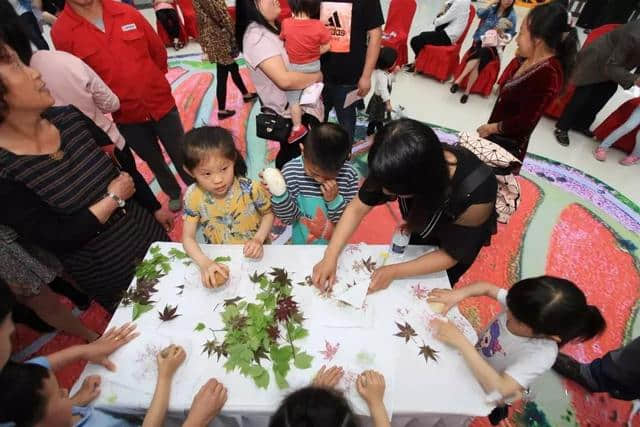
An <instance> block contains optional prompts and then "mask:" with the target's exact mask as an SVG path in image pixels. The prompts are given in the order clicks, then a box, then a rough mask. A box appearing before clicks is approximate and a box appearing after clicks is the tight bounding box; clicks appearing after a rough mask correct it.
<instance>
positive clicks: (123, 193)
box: [107, 172, 136, 200]
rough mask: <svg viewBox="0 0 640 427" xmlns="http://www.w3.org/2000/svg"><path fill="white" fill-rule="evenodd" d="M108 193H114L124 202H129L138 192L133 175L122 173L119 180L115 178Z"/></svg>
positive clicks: (108, 188)
mask: <svg viewBox="0 0 640 427" xmlns="http://www.w3.org/2000/svg"><path fill="white" fill-rule="evenodd" d="M107 192H109V193H113V194H115V195H116V196H118V197H120V198H121V199H122V200H128V199H130V198H131V196H133V193H135V192H136V187H135V185H134V184H133V179H132V178H131V175H129V174H128V173H126V172H120V175H118V177H117V178H114V179H113V180H112V181H111V182H110V183H109V186H108V187H107Z"/></svg>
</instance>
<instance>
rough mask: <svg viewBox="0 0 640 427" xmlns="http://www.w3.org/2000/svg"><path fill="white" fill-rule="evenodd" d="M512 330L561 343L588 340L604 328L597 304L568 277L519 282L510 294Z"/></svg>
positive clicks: (549, 277) (545, 277)
mask: <svg viewBox="0 0 640 427" xmlns="http://www.w3.org/2000/svg"><path fill="white" fill-rule="evenodd" d="M507 308H508V309H509V312H508V320H507V321H508V322H510V324H509V325H508V326H509V329H510V330H511V332H513V333H514V334H516V335H521V336H531V337H547V338H551V339H554V340H556V341H557V342H558V343H559V344H560V345H562V344H565V343H567V342H569V341H572V340H574V339H578V340H580V341H586V340H588V339H591V338H593V337H595V336H596V335H598V334H600V333H601V332H602V331H604V329H605V327H606V323H605V320H604V318H603V317H602V314H600V310H598V307H596V306H593V305H588V304H587V299H586V297H585V296H584V293H583V292H582V291H581V290H580V288H578V287H577V286H576V285H575V284H573V283H572V282H570V281H569V280H566V279H561V278H558V277H551V276H540V277H533V278H530V279H524V280H521V281H519V282H518V283H516V284H515V285H513V286H512V287H511V289H509V293H508V294H507Z"/></svg>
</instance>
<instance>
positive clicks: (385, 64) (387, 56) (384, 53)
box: [376, 46, 398, 70]
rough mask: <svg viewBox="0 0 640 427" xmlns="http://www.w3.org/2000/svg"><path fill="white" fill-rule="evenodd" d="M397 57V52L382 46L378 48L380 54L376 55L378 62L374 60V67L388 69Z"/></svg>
mask: <svg viewBox="0 0 640 427" xmlns="http://www.w3.org/2000/svg"><path fill="white" fill-rule="evenodd" d="M397 59H398V52H397V51H396V50H395V49H394V48H392V47H389V46H382V47H381V48H380V55H378V62H376V68H377V69H378V70H388V69H389V68H391V67H392V66H393V64H395V63H396V60H397Z"/></svg>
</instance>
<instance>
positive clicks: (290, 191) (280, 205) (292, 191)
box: [271, 164, 302, 225]
mask: <svg viewBox="0 0 640 427" xmlns="http://www.w3.org/2000/svg"><path fill="white" fill-rule="evenodd" d="M292 173H293V168H292V167H291V165H290V164H286V165H285V166H284V168H283V169H282V175H283V176H284V181H285V183H286V184H287V190H286V191H285V192H284V194H282V195H280V196H272V197H271V206H272V209H273V213H274V214H275V215H276V216H277V217H278V218H280V220H281V221H282V222H284V223H285V224H288V225H292V224H293V223H294V222H296V221H298V220H299V219H300V217H302V211H300V208H299V207H298V205H297V203H296V199H297V198H298V186H297V185H296V182H295V179H293V176H292Z"/></svg>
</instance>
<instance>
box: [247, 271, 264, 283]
mask: <svg viewBox="0 0 640 427" xmlns="http://www.w3.org/2000/svg"><path fill="white" fill-rule="evenodd" d="M263 277H264V273H260V274H258V272H257V271H254V272H253V274H251V275H249V280H251V282H252V283H260V279H262V278H263Z"/></svg>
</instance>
